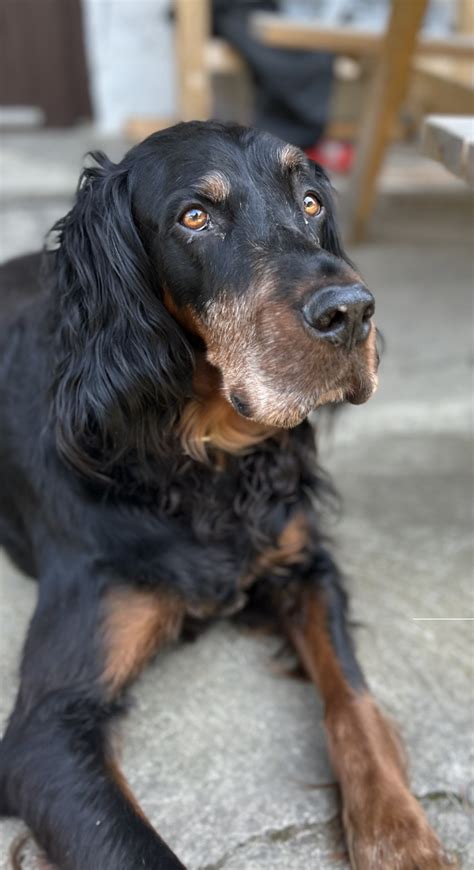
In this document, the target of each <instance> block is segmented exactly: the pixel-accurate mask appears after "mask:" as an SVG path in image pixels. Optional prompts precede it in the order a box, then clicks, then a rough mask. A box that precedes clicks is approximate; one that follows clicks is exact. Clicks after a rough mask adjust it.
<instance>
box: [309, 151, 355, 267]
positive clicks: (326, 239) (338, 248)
mask: <svg viewBox="0 0 474 870" xmlns="http://www.w3.org/2000/svg"><path fill="white" fill-rule="evenodd" d="M314 171H315V175H316V180H317V182H318V184H319V185H321V186H322V188H323V190H324V201H325V203H326V206H327V208H326V217H325V220H324V224H323V228H322V231H321V246H322V247H323V248H324V250H325V251H329V253H330V254H334V256H335V257H340V259H341V260H345V261H346V263H349V265H352V263H351V261H350V260H349V257H348V256H347V254H346V253H345V251H344V248H343V246H342V241H341V236H340V233H339V230H338V227H337V223H336V216H335V215H336V211H337V209H336V206H335V203H334V188H333V186H332V184H331V182H330V180H329V178H328V176H327V175H326V173H325V171H324V169H322V167H321V166H319V165H318V164H315V165H314Z"/></svg>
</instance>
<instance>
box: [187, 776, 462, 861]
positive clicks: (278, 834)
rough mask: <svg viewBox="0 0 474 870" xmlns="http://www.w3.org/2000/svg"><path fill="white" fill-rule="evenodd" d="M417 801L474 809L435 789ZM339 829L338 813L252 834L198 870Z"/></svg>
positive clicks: (441, 790) (445, 791) (452, 792)
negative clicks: (258, 848) (257, 847)
mask: <svg viewBox="0 0 474 870" xmlns="http://www.w3.org/2000/svg"><path fill="white" fill-rule="evenodd" d="M414 796H415V797H416V799H417V800H418V801H420V802H422V801H427V802H430V803H435V802H438V801H448V802H449V803H451V804H452V805H453V804H454V805H455V806H456V807H457V808H459V809H462V810H464V811H465V812H469V811H472V810H473V809H474V806H473V804H472V803H471V802H470V801H469V800H468V798H467V797H465V796H464V795H460V794H457V793H456V792H454V791H449V790H448V789H433V790H432V791H428V792H424V793H423V794H415V795H414ZM336 827H337V829H338V833H340V832H341V830H342V828H341V817H340V814H339V813H336V814H335V815H334V816H332V817H331V818H330V819H327V821H325V822H304V823H303V824H301V825H298V824H293V825H286V826H285V827H283V828H270V829H268V830H266V831H262V832H261V833H259V834H252V835H251V836H250V837H247V839H245V840H242V842H240V843H236V845H235V846H233V847H232V848H231V849H229V850H228V851H227V852H225V853H224V855H222V857H221V858H219V859H218V860H217V861H213V862H211V863H210V864H203V865H201V866H200V867H199V868H198V870H225V866H226V864H227V862H228V861H230V859H231V858H233V857H234V856H235V855H236V854H237V853H238V852H240V851H241V850H242V849H246V848H247V847H248V846H252V845H254V844H258V843H287V842H289V841H290V840H292V839H294V838H295V837H297V836H298V835H299V834H302V833H311V834H317V833H322V832H323V831H325V830H327V829H329V830H330V829H331V828H332V829H333V833H335V831H334V829H335V828H336Z"/></svg>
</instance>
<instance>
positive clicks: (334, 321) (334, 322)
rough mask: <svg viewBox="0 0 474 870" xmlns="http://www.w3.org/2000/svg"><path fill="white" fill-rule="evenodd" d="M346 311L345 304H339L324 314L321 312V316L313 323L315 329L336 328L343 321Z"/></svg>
mask: <svg viewBox="0 0 474 870" xmlns="http://www.w3.org/2000/svg"><path fill="white" fill-rule="evenodd" d="M346 312H347V306H345V305H344V306H343V305H341V306H340V307H339V308H336V309H335V310H332V311H329V312H328V313H327V314H325V315H324V314H323V316H322V317H318V320H317V321H316V322H315V324H314V325H315V326H316V328H317V329H336V328H337V327H338V326H340V325H341V324H343V323H344V320H345V318H346Z"/></svg>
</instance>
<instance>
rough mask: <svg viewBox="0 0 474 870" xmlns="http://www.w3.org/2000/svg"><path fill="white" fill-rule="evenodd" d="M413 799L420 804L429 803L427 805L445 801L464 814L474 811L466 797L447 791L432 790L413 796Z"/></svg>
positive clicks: (473, 805) (472, 805)
mask: <svg viewBox="0 0 474 870" xmlns="http://www.w3.org/2000/svg"><path fill="white" fill-rule="evenodd" d="M415 797H416V799H417V800H418V801H420V802H421V801H429V803H436V802H437V801H443V800H445V801H448V802H449V803H450V804H453V805H455V806H456V807H459V809H462V810H464V811H465V812H470V811H472V810H474V804H473V803H472V801H470V800H469V798H468V797H467V795H462V794H458V793H457V792H455V791H450V790H449V789H433V791H427V792H425V793H424V794H415Z"/></svg>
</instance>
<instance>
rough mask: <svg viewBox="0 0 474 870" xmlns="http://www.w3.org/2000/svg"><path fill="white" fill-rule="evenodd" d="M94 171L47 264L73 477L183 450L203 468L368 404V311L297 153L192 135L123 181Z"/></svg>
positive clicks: (179, 132) (250, 141) (233, 133)
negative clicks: (314, 420)
mask: <svg viewBox="0 0 474 870" xmlns="http://www.w3.org/2000/svg"><path fill="white" fill-rule="evenodd" d="M93 157H94V159H95V164H94V165H93V166H90V167H88V168H86V169H85V170H84V172H83V173H82V176H81V180H80V185H79V189H78V193H77V197H76V201H75V204H74V206H73V208H72V209H71V211H70V212H69V214H67V215H66V216H65V217H64V218H63V219H61V220H60V221H59V222H58V223H57V224H56V226H55V230H56V232H57V239H58V241H59V246H58V248H57V251H56V252H55V253H54V254H53V255H52V276H53V285H54V288H55V289H54V293H53V299H52V303H53V304H52V313H53V321H54V323H55V331H54V336H55V340H54V343H53V349H54V353H55V370H54V371H55V374H54V382H53V385H52V393H53V396H54V419H55V433H56V443H57V447H58V449H59V451H60V453H61V455H62V456H63V457H64V458H65V459H66V460H67V461H68V462H69V464H71V465H73V466H74V467H75V468H77V469H80V470H81V472H83V473H84V474H95V473H98V474H100V475H102V474H103V473H106V471H105V470H106V469H108V468H110V467H112V466H113V465H114V464H115V463H120V462H121V460H122V457H124V456H126V455H128V452H129V451H132V452H133V453H134V455H136V456H138V457H142V458H144V457H145V456H147V455H157V454H160V453H163V452H165V453H166V451H167V450H169V445H170V438H171V439H172V440H173V439H176V435H179V438H180V440H181V446H182V448H183V449H184V450H185V452H188V453H191V454H192V455H194V456H197V455H198V453H199V456H200V457H201V458H202V455H203V451H205V448H204V447H203V445H204V443H206V444H208V445H210V446H214V447H221V448H222V449H224V450H227V451H231V452H236V451H240V450H241V449H247V447H249V446H251V445H252V444H254V443H256V442H257V441H259V440H261V439H262V438H266V437H268V435H269V434H271V433H272V431H273V427H277V428H289V427H292V426H295V425H297V424H298V423H299V422H301V421H302V420H303V419H304V418H305V417H306V416H307V415H308V413H309V412H310V411H312V410H313V409H315V408H317V407H318V406H319V405H323V404H326V403H328V402H334V401H342V400H344V399H347V400H348V401H350V402H354V403H358V402H363V401H365V400H366V399H368V398H369V396H370V395H371V394H372V392H373V390H374V388H375V385H376V369H377V351H376V347H375V327H374V325H373V324H372V314H373V308H374V300H373V297H372V295H371V294H370V293H369V291H368V290H367V288H366V287H364V285H363V283H362V281H361V279H360V278H359V276H358V275H357V274H356V273H355V272H354V270H353V268H352V266H351V265H350V264H349V262H348V261H347V259H346V258H345V257H344V254H343V251H342V248H341V245H340V242H339V239H338V235H337V230H336V226H335V222H334V215H333V210H332V203H331V195H330V185H329V182H328V180H327V178H326V176H325V174H324V173H323V171H322V170H321V169H319V168H318V167H317V166H315V165H314V164H312V163H310V162H309V161H308V160H307V159H306V157H305V156H304V154H303V153H302V152H301V151H299V150H298V149H297V148H294V147H292V146H289V145H285V144H284V143H283V142H280V141H279V140H278V139H275V138H273V137H272V136H269V135H267V134H264V133H258V132H256V131H255V130H248V129H246V128H243V127H238V126H236V125H224V124H218V123H214V122H207V123H206V122H197V121H196V122H191V123H189V124H178V125H177V126H176V127H172V128H170V129H169V130H164V131H162V132H160V133H156V134H154V135H153V136H150V137H149V138H148V139H146V140H145V141H144V142H142V143H141V144H140V145H137V146H136V147H134V148H132V149H131V150H130V151H129V152H128V154H126V155H125V157H124V158H123V160H122V161H121V162H120V163H118V164H114V163H112V162H111V161H110V160H108V158H107V157H106V156H105V155H104V154H101V153H96V154H94V155H93ZM193 378H194V380H193ZM234 409H235V410H234ZM196 445H201V446H200V447H199V449H198V447H197V446H196Z"/></svg>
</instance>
